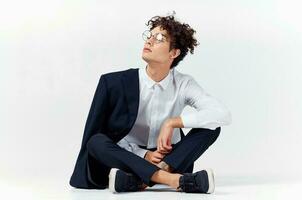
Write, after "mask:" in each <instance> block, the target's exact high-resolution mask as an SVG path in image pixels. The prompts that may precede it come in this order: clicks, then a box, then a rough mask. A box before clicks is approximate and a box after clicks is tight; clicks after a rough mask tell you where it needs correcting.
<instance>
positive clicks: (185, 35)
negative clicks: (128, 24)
mask: <svg viewBox="0 0 302 200" xmlns="http://www.w3.org/2000/svg"><path fill="white" fill-rule="evenodd" d="M174 14H175V12H174ZM146 25H147V26H150V27H149V29H150V30H152V29H154V28H155V27H157V26H160V27H162V28H163V29H164V30H166V31H167V33H168V35H169V36H170V41H171V42H170V49H169V51H171V50H172V49H174V48H175V49H180V51H181V52H180V54H179V55H178V56H177V57H176V58H175V59H174V60H173V62H172V64H171V66H170V69H172V68H174V67H176V66H177V65H178V63H179V62H180V61H181V60H183V58H184V57H185V56H186V55H187V53H188V51H189V50H190V53H191V54H193V53H194V47H196V46H197V45H199V43H198V42H197V40H196V39H195V38H194V36H193V34H194V33H195V32H196V31H195V30H194V29H192V28H191V27H190V26H189V25H188V24H185V23H180V22H179V21H177V20H175V18H174V15H173V14H172V15H168V16H165V17H162V16H154V17H152V18H151V19H150V20H149V21H148V22H147V23H146Z"/></svg>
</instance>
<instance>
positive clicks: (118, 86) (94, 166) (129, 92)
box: [69, 68, 184, 189]
mask: <svg viewBox="0 0 302 200" xmlns="http://www.w3.org/2000/svg"><path fill="white" fill-rule="evenodd" d="M139 94H140V89H139V76H138V68H130V69H127V70H124V71H117V72H111V73H107V74H103V75H101V77H100V79H99V82H98V86H97V88H96V91H95V94H94V97H93V100H92V104H91V107H90V110H89V114H88V117H87V120H86V124H85V128H84V134H83V138H82V144H81V149H80V152H79V155H78V158H77V160H76V164H75V167H74V171H73V173H72V176H71V178H70V181H69V184H70V185H71V186H73V187H76V188H85V189H105V188H106V187H107V186H108V175H109V172H110V169H108V167H106V166H104V165H102V164H100V163H99V162H97V160H95V158H93V157H92V156H91V155H90V154H88V151H87V147H86V145H87V142H88V140H89V139H90V137H91V136H93V135H94V134H96V133H102V134H105V135H107V136H108V137H109V138H111V139H112V140H113V141H114V142H115V143H117V142H118V141H120V140H121V139H122V138H123V137H125V136H126V135H127V134H128V133H129V132H130V130H131V128H132V126H133V125H134V123H135V120H136V117H137V114H138V106H139ZM180 134H181V139H182V138H183V137H184V133H183V131H182V129H181V128H180Z"/></svg>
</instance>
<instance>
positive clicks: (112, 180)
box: [109, 168, 119, 193]
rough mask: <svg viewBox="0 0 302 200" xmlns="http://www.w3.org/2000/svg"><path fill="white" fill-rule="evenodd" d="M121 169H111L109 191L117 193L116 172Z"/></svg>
mask: <svg viewBox="0 0 302 200" xmlns="http://www.w3.org/2000/svg"><path fill="white" fill-rule="evenodd" d="M118 170H119V169H117V168H111V170H110V173H109V190H110V191H111V192H113V193H116V190H115V176H116V172H117V171H118Z"/></svg>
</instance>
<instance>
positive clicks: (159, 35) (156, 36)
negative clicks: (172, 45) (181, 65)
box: [143, 30, 166, 44]
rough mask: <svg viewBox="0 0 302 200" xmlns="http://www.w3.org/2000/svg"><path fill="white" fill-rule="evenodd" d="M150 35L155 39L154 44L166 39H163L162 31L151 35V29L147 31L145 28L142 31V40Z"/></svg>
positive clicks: (147, 38)
mask: <svg viewBox="0 0 302 200" xmlns="http://www.w3.org/2000/svg"><path fill="white" fill-rule="evenodd" d="M151 37H152V38H153V39H155V43H156V44H158V43H161V42H165V41H166V39H165V38H166V36H165V35H164V34H162V33H155V34H153V35H152V33H151V31H149V30H145V31H144V32H143V40H144V41H147V40H149V39H150V38H151Z"/></svg>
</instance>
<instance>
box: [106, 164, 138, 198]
mask: <svg viewBox="0 0 302 200" xmlns="http://www.w3.org/2000/svg"><path fill="white" fill-rule="evenodd" d="M109 190H110V191H111V192H113V193H117V192H135V191H141V190H144V187H143V181H142V180H141V179H140V178H139V177H138V176H136V175H134V174H131V173H128V172H125V171H123V170H120V169H117V168H112V169H111V170H110V173H109Z"/></svg>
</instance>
